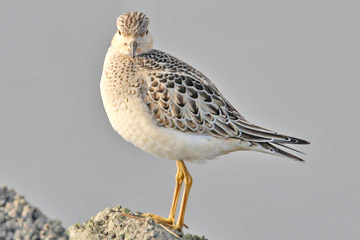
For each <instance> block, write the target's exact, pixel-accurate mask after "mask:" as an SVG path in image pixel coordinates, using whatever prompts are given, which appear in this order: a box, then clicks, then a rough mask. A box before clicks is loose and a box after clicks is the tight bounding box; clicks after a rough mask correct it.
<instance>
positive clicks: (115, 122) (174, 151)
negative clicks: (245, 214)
mask: <svg viewBox="0 0 360 240" xmlns="http://www.w3.org/2000/svg"><path fill="white" fill-rule="evenodd" d="M101 95H102V98H103V103H104V107H105V110H106V113H107V115H108V118H109V121H110V123H111V125H112V127H113V128H114V130H115V131H116V132H117V133H119V134H120V135H121V136H122V137H123V138H124V139H125V140H127V141H129V142H131V143H133V144H134V145H136V146H137V147H139V148H141V149H142V150H144V151H146V152H149V153H151V154H152V155H155V156H158V157H163V158H168V159H173V160H185V161H192V162H203V161H205V160H208V159H212V158H214V157H216V156H219V155H223V154H227V153H230V152H233V151H237V150H242V149H244V150H245V149H246V147H247V146H248V145H247V144H245V143H241V142H240V140H239V139H221V138H216V137H212V136H207V135H200V134H193V133H185V132H181V131H178V130H174V129H171V128H165V127H162V126H159V125H158V124H157V122H156V120H155V119H154V118H153V117H152V116H151V114H150V113H149V111H148V109H147V106H146V104H145V103H144V101H143V100H142V99H141V98H140V97H138V96H136V95H131V96H125V95H124V94H122V95H121V94H120V95H119V93H117V92H116V91H114V90H113V89H108V88H107V87H106V86H102V87H101Z"/></svg>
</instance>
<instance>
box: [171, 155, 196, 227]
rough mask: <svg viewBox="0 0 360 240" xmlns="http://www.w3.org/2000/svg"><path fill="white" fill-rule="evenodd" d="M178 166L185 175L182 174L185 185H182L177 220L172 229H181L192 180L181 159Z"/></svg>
mask: <svg viewBox="0 0 360 240" xmlns="http://www.w3.org/2000/svg"><path fill="white" fill-rule="evenodd" d="M178 167H180V168H181V169H182V172H183V173H184V175H185V176H184V177H185V186H184V193H183V197H182V201H181V206H180V213H179V218H178V221H177V223H176V226H175V227H174V229H177V230H181V229H182V227H183V226H184V218H185V209H186V204H187V200H188V198H189V193H190V188H191V185H192V182H193V180H192V177H191V175H190V173H189V171H188V170H187V168H186V166H185V163H184V162H183V161H180V162H179V165H178Z"/></svg>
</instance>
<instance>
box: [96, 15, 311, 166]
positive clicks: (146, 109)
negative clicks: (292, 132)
mask: <svg viewBox="0 0 360 240" xmlns="http://www.w3.org/2000/svg"><path fill="white" fill-rule="evenodd" d="M148 24H149V20H148V18H147V17H146V16H145V15H144V14H142V13H127V14H124V15H122V16H120V17H119V19H118V30H119V32H118V33H116V34H115V35H114V38H113V41H112V45H111V46H110V48H109V50H108V52H107V54H106V58H105V63H104V69H103V75H102V78H101V95H102V98H103V103H104V106H105V110H106V112H107V114H108V117H109V120H110V123H111V124H112V126H113V128H114V129H115V130H116V131H117V132H118V133H119V134H120V135H121V136H123V137H124V138H125V139H126V140H127V141H130V142H132V143H133V144H135V145H136V146H138V147H140V148H141V149H143V150H145V151H147V152H149V153H151V154H154V155H156V156H160V157H165V158H169V159H174V160H186V161H204V160H207V159H212V158H214V157H216V156H219V155H222V154H226V153H229V152H233V151H238V150H254V151H261V152H266V153H271V154H276V155H281V156H287V157H290V158H293V159H296V160H301V159H300V158H298V157H297V156H294V155H292V154H290V153H287V152H285V151H283V150H281V149H279V148H278V147H276V146H275V145H274V144H277V145H279V146H283V144H287V143H291V144H307V143H308V142H307V141H305V140H301V139H298V138H293V137H289V136H286V135H282V134H279V133H276V132H274V131H271V130H267V129H264V128H261V127H258V126H256V125H254V124H252V123H250V122H248V121H247V120H246V119H245V118H244V117H243V116H242V115H241V114H240V113H239V112H238V111H237V110H236V109H235V108H234V107H233V106H232V105H231V104H230V103H229V102H228V101H227V100H226V98H225V97H224V96H223V95H222V94H221V93H220V91H219V90H218V89H217V88H216V86H215V85H214V84H213V83H212V82H211V81H210V80H209V79H208V78H207V77H206V76H205V75H203V74H202V73H201V72H199V71H198V70H196V69H195V68H193V67H191V66H190V65H188V64H186V63H184V62H182V61H181V60H179V59H177V58H175V57H173V56H171V55H170V54H167V53H165V52H162V51H159V50H155V49H152V37H151V36H148V29H147V27H148ZM129 36H135V37H138V38H139V39H138V42H139V43H140V44H139V46H138V48H137V52H136V56H135V57H134V58H133V57H131V55H130V50H128V45H126V43H124V41H125V40H123V38H126V37H129ZM127 41H130V40H127ZM127 53H128V54H127ZM244 101H246V99H245V100H244Z"/></svg>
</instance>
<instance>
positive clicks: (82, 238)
mask: <svg viewBox="0 0 360 240" xmlns="http://www.w3.org/2000/svg"><path fill="white" fill-rule="evenodd" d="M12 239H16V240H17V239H19V240H20V239H21V240H43V239H44V240H56V239H59V240H68V239H70V240H108V239H109V240H110V239H114V240H130V239H131V240H155V239H159V240H167V239H171V240H172V239H174V240H175V239H176V240H178V239H182V240H207V239H206V238H205V237H198V236H193V235H191V234H185V235H183V234H182V233H181V232H176V231H175V232H174V231H172V230H171V229H169V228H167V227H165V226H163V225H160V224H157V223H155V222H154V221H153V220H152V219H151V218H143V217H141V213H138V212H136V213H132V212H131V211H130V210H129V209H127V208H123V207H121V206H119V205H118V206H115V207H113V208H106V209H105V210H103V211H100V212H99V213H98V214H96V215H95V216H93V217H91V218H90V220H88V221H86V222H85V223H84V224H78V223H77V224H74V225H72V226H70V227H69V229H68V230H67V231H66V232H65V229H64V228H63V227H62V226H61V222H60V221H58V220H50V219H49V218H47V217H46V216H45V215H44V214H43V213H42V212H41V211H40V210H39V209H38V208H36V207H32V206H30V205H29V204H28V203H27V202H26V201H25V199H24V197H23V196H21V195H18V194H16V193H15V191H14V190H9V189H8V188H7V187H6V186H2V187H0V240H12Z"/></svg>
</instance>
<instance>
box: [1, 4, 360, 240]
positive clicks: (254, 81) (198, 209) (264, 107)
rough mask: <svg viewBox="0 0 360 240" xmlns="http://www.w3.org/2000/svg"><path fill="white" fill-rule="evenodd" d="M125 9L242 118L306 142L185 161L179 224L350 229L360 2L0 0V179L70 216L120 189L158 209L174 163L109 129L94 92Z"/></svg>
mask: <svg viewBox="0 0 360 240" xmlns="http://www.w3.org/2000/svg"><path fill="white" fill-rule="evenodd" d="M128 11H143V12H145V13H146V14H147V15H148V16H149V18H150V31H151V32H152V34H153V36H154V41H155V42H154V46H155V48H157V49H160V50H163V51H166V52H168V53H170V54H172V55H174V56H176V57H178V58H180V59H182V60H184V61H185V62H188V63H189V64H191V65H193V66H194V67H196V68H197V69H199V70H200V71H201V72H203V73H204V74H205V75H207V76H208V77H209V78H210V79H211V80H212V81H213V82H214V83H215V84H216V85H217V86H218V88H219V89H220V90H221V91H222V93H223V94H224V95H225V96H226V97H227V98H228V99H229V100H230V102H231V103H232V104H233V105H234V106H235V107H236V108H237V109H238V110H239V111H240V113H242V114H243V115H244V116H245V117H246V118H247V119H248V120H250V121H252V122H254V123H256V124H258V125H260V126H263V127H266V128H270V129H273V130H276V131H279V132H281V133H284V134H289V135H293V136H296V137H300V138H304V139H307V140H309V141H310V142H311V145H310V146H300V147H299V148H298V149H299V150H302V151H304V152H306V153H307V156H304V158H305V159H306V160H307V162H306V163H305V164H301V163H298V162H295V161H291V160H288V159H284V158H278V157H275V156H270V155H266V154H262V153H255V152H237V153H232V154H230V155H226V156H222V157H220V158H218V159H217V160H214V161H211V162H209V163H208V164H205V165H197V164H188V168H189V170H190V173H191V174H192V176H193V179H194V184H193V188H192V190H191V193H190V198H189V204H188V208H187V214H186V217H185V222H186V224H187V225H188V226H189V227H190V229H189V230H188V231H189V232H192V233H197V234H205V235H206V236H207V237H208V238H209V239H254V240H257V239H276V240H281V239H284V240H285V239H292V240H300V239H358V238H359V236H360V228H359V223H360V207H359V203H360V193H359V189H360V174H359V169H360V159H359V154H358V148H359V140H358V138H357V136H358V135H359V127H358V126H359V121H360V117H359V106H358V105H359V103H360V97H359V90H360V84H359V75H360V74H359V73H360V47H359V42H360V33H359V24H360V17H359V16H360V15H359V12H360V5H359V3H358V2H357V1H331V0H326V1H325V0H324V1H316V0H311V1H276V0H275V1H266V0H263V1H253V0H248V1H177V2H175V1H100V0H99V1H68V0H67V1H44V0H43V1H14V0H12V1H1V3H0V33H1V38H0V51H1V53H0V61H1V62H0V114H1V115H0V133H1V134H0V161H1V165H0V184H7V185H8V186H9V187H11V188H14V189H15V190H16V191H17V192H18V193H20V194H24V195H25V196H26V198H27V200H28V201H29V202H30V203H32V204H33V205H36V206H39V207H40V208H41V209H42V210H43V212H45V213H46V214H47V215H48V216H49V217H51V218H58V219H61V220H62V221H63V223H64V225H65V226H69V225H71V224H73V223H75V222H83V221H85V220H86V219H88V218H89V217H90V216H92V215H94V214H95V213H97V212H98V211H100V210H102V209H104V208H105V207H111V206H114V205H116V204H121V205H124V206H126V207H128V208H131V209H132V210H134V211H142V212H153V213H157V214H160V215H163V216H167V215H168V212H169V209H170V204H171V198H172V194H173V187H174V174H175V171H176V164H175V162H173V161H170V160H166V159H158V158H155V157H153V156H150V155H149V154H147V153H144V152H142V151H141V150H139V149H137V148H136V147H134V146H133V145H131V144H130V143H127V142H125V141H124V140H123V139H122V138H121V137H120V136H118V135H117V134H116V133H115V132H114V131H113V130H112V128H111V126H110V124H109V122H108V120H107V117H106V114H105V111H104V109H103V106H102V102H101V98H100V93H99V82H100V76H101V71H102V64H103V60H104V55H105V52H106V50H107V48H108V46H109V44H110V40H111V37H112V35H113V33H114V32H115V31H116V26H115V21H116V18H117V17H118V16H119V15H120V14H121V13H124V12H128Z"/></svg>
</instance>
